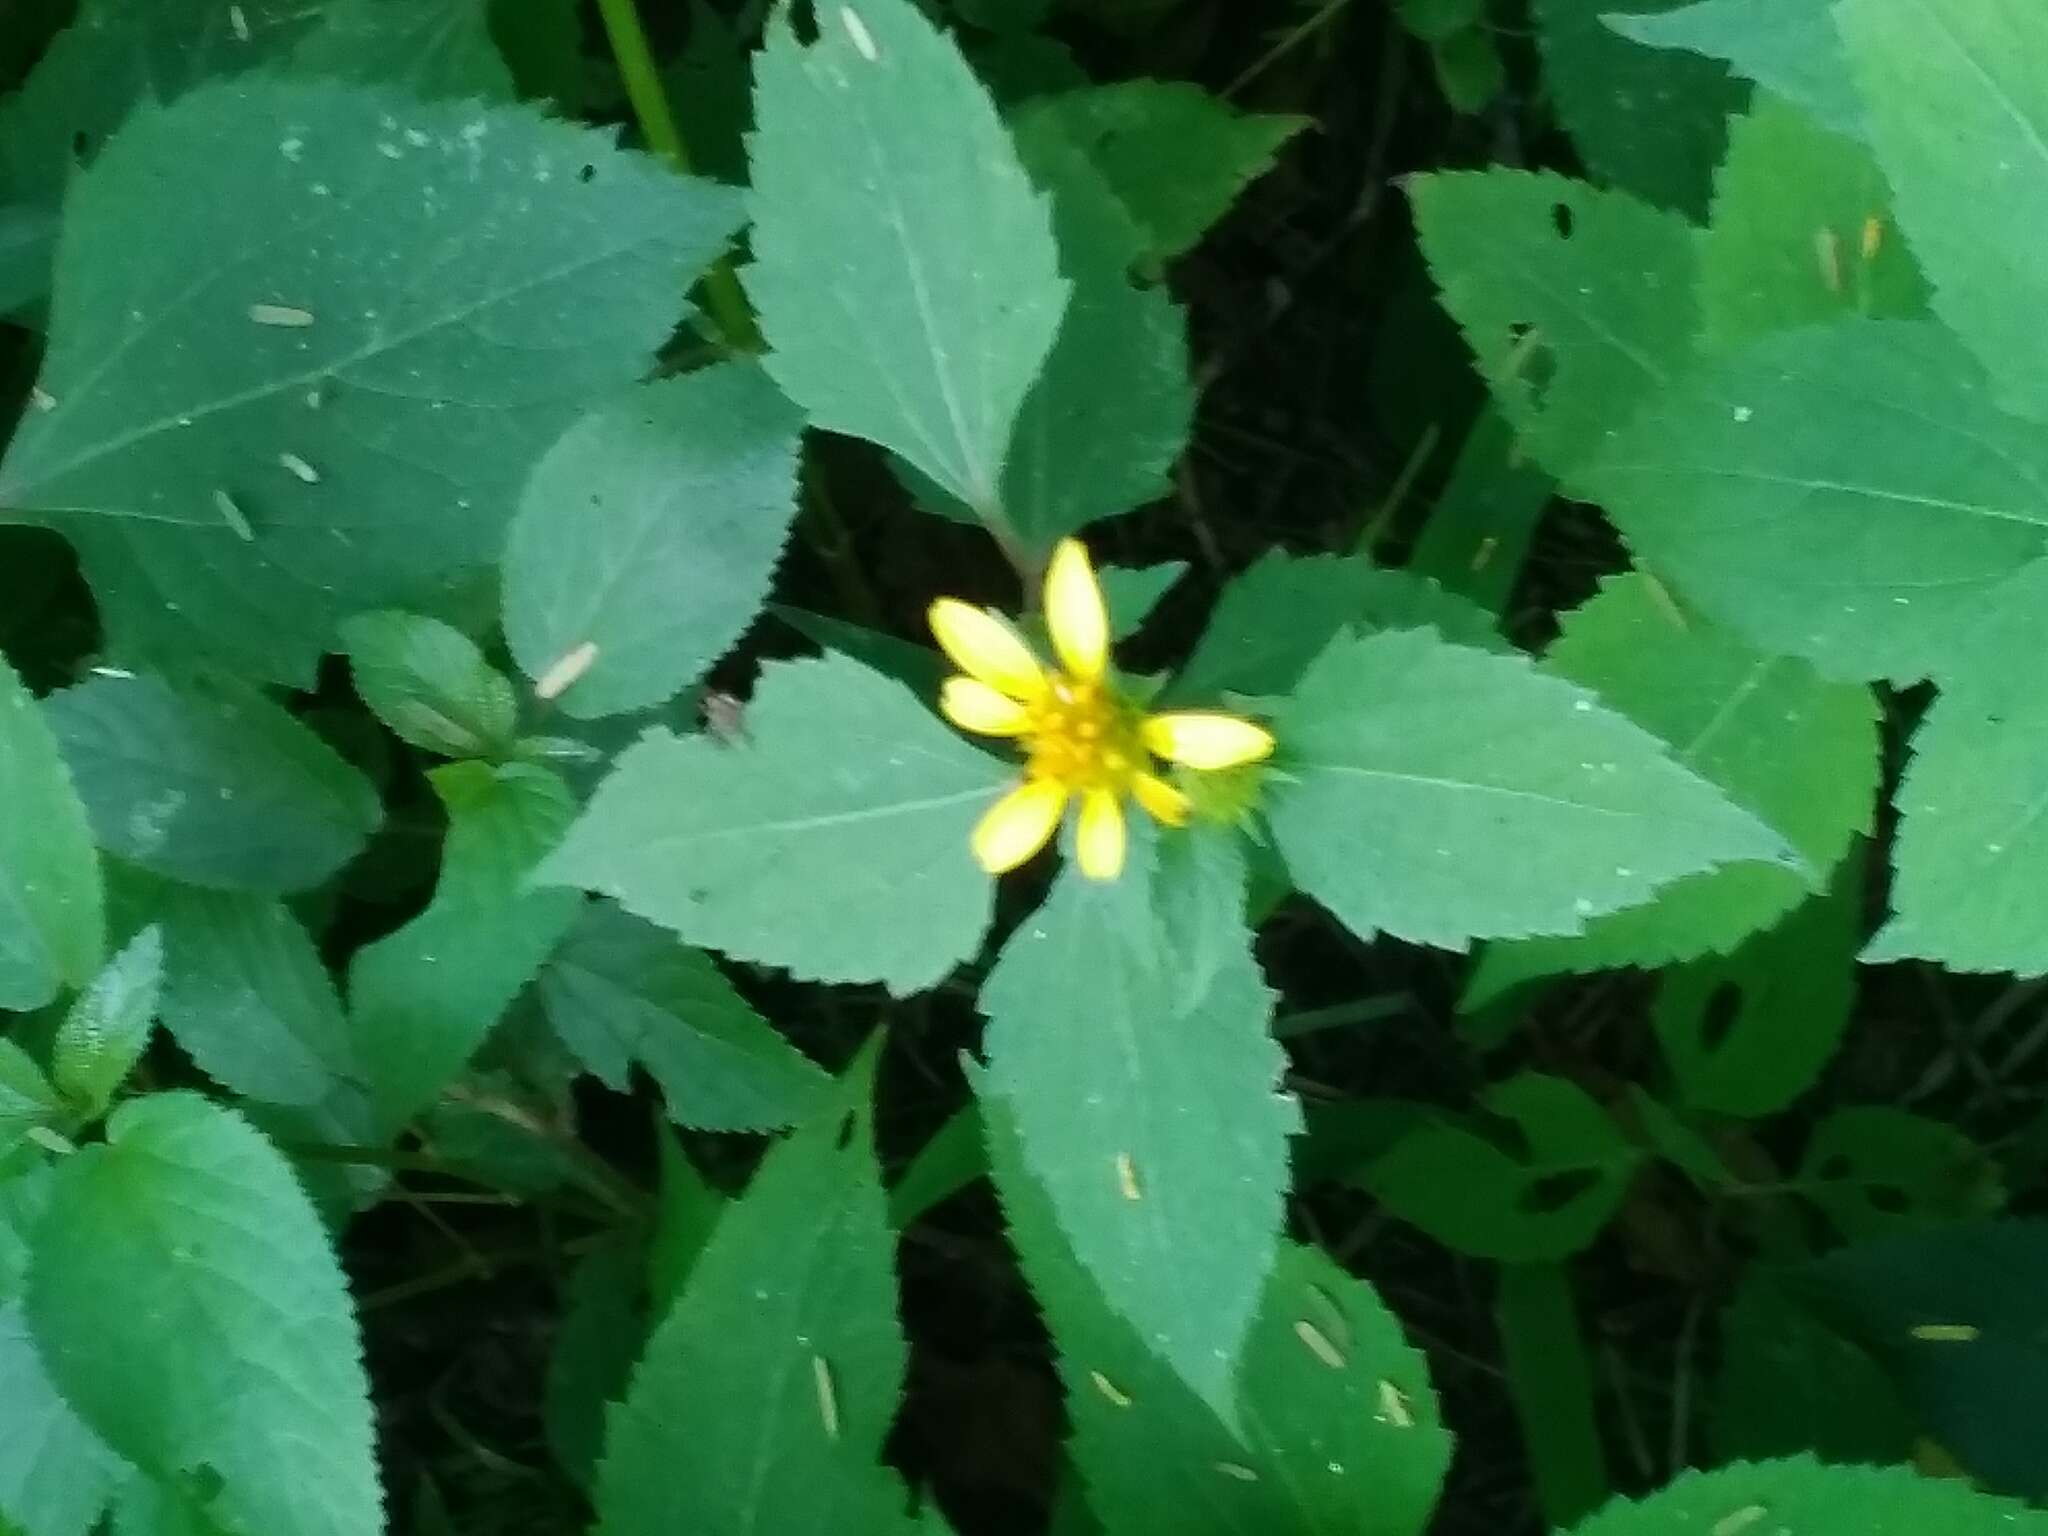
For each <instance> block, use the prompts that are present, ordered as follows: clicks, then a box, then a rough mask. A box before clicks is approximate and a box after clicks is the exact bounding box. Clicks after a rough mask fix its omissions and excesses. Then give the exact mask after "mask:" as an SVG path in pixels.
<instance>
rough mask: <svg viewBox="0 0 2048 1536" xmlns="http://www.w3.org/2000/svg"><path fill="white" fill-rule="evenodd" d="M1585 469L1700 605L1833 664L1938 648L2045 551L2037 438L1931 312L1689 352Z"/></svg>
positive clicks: (1904, 669) (2043, 467)
mask: <svg viewBox="0 0 2048 1536" xmlns="http://www.w3.org/2000/svg"><path fill="white" fill-rule="evenodd" d="M1587 480H1588V483H1589V484H1590V486H1591V487H1592V489H1593V490H1594V492H1595V493H1596V494H1597V496H1598V497H1599V499H1600V500H1601V502H1602V504H1603V505H1604V506H1605V507H1606V508H1607V511H1608V513H1609V514H1610V515H1611V516H1612V517H1613V518H1614V520H1615V521H1616V522H1617V523H1618V524H1620V526H1621V530H1622V532H1623V533H1625V534H1626V535H1627V536H1628V539H1629V542H1630V544H1631V545H1632V546H1633V548H1634V549H1635V552H1636V555H1637V557H1638V558H1639V559H1640V560H1642V561H1643V562H1644V563H1645V564H1647V565H1649V566H1650V567H1651V568H1652V569H1654V570H1655V571H1656V572H1657V573H1658V574H1659V575H1660V576H1662V577H1665V578H1667V579H1668V580H1671V581H1673V582H1675V583H1676V584H1677V585H1678V586H1679V587H1680V588H1681V589H1683V591H1684V592H1685V594H1686V595H1687V596H1688V597H1690V598H1691V599H1693V600H1694V601H1695V602H1697V603H1698V604H1699V605H1700V606H1701V607H1702V608H1704V609H1705V610H1706V611H1707V613H1708V614H1709V616H1711V617H1713V618H1715V619H1717V620H1719V621H1720V622H1722V623H1725V624H1727V625H1729V626H1731V627H1732V628H1734V629H1735V630H1736V631H1738V632H1739V633H1741V634H1743V635H1745V636H1746V637H1747V638H1748V639H1750V640H1751V641H1752V642H1754V643H1755V644H1757V645H1758V646H1760V647H1762V648H1763V649H1765V650H1771V651H1780V652H1784V653H1786V654H1789V655H1795V656H1805V657H1808V658H1810V659H1811V660H1812V661H1813V662H1814V664H1815V665H1816V666H1818V667H1819V668H1820V669H1821V671H1823V672H1825V673H1827V674H1828V675H1830V676H1834V677H1845V678H1890V679H1893V680H1895V681H1901V682H1903V681H1908V680H1911V679H1914V678H1918V677H1922V676H1925V675H1926V674H1927V673H1928V672H1929V671H1930V670H1932V669H1935V668H1937V667H1939V666H1941V665H1942V663H1943V660H1944V657H1945V654H1946V653H1947V652H1948V651H1949V650H1950V649H1951V648H1953V647H1954V646H1955V645H1956V644H1957V643H1958V631H1959V630H1960V629H1961V628H1962V627H1963V626H1965V625H1966V624H1967V623H1968V622H1969V621H1971V620H1973V619H1975V618H1977V617H1978V616H1980V615H1981V613H1982V611H1983V609H1984V608H1985V606H1986V600H1987V598H1989V597H1990V596H1992V595H1993V594H1994V593H1995V592H1996V591H1997V589H1998V587H1999V585H2000V583H2001V582H2003V581H2004V580H2006V579H2007V578H2009V577H2010V576H2011V575H2012V574H2013V573H2014V572H2016V571H2019V570H2020V569H2021V568H2022V567H2024V566H2025V565H2026V564H2027V563H2028V562H2030V561H2032V560H2034V559H2036V558H2038V557H2039V556H2041V555H2042V554H2043V552H2044V551H2048V440H2044V438H2043V436H2042V434H2041V431H2040V429H2039V428H2038V427H2036V426H2033V425H2031V424H2028V423H2023V422H2020V421H2017V420H2015V419H2013V418H2010V417H2004V416H2000V415H1999V414H1998V413H1997V412H1996V411H1995V410H1994V409H1993V407H1992V403H1991V399H1990V391H1989V389H1988V388H1987V387H1986V385H1985V382H1984V379H1983V376H1982V375H1981V373H1980V372H1979V371H1978V369H1977V367H1976V366H1975V364H1973V363H1972V362H1971V361H1970V359H1969V357H1968V355H1967V354H1965V353H1964V352H1963V350H1962V348H1961V347H1959V346H1958V345H1957V344H1956V343H1955V342H1954V341H1953V340H1951V339H1950V338H1949V337H1948V336H1947V335H1946V334H1945V333H1944V332H1942V331H1941V330H1939V329H1937V328H1936V327H1934V326H1932V325H1928V324H1921V323H1914V322H1908V321H1855V322H1848V323H1844V324H1839V325H1834V326H1829V327H1826V328H1824V329H1819V330H1806V331H1797V332H1791V333H1787V334H1783V335H1777V336H1769V337H1764V338H1762V339H1760V340H1758V341H1757V342H1755V343H1753V344H1751V345H1750V346H1748V347H1745V348H1743V349H1742V350H1740V351H1738V352H1734V353H1730V354H1727V355H1724V356H1719V357H1715V358H1712V359H1709V360H1707V361H1705V362H1703V363H1701V364H1700V365H1699V366H1698V367H1697V368H1695V369H1693V370H1692V371H1691V372H1690V373H1689V374H1687V375H1686V376H1685V377H1684V378H1682V379H1680V380H1678V381H1676V382H1675V383H1674V384H1673V385H1672V386H1671V387H1670V388H1669V389H1667V390H1663V391H1661V392H1659V393H1658V394H1657V395H1656V397H1655V398H1653V399H1652V400H1651V401H1650V403H1649V405H1648V406H1647V407H1646V408H1645V409H1644V410H1643V411H1642V413H1641V414H1640V415H1638V416H1637V417H1636V419H1635V420H1634V421H1633V422H1631V423H1629V424H1628V425H1627V426H1625V427H1623V428H1622V429H1621V431H1620V432H1619V433H1618V434H1617V435H1616V436H1615V437H1614V439H1613V440H1612V441H1611V442H1610V443H1609V445H1608V446H1607V448H1606V449H1605V450H1604V451H1603V452H1602V454H1601V456H1600V458H1599V460H1598V462H1597V463H1595V464H1594V465H1593V466H1592V467H1591V469H1590V470H1589V471H1588V475H1587Z"/></svg>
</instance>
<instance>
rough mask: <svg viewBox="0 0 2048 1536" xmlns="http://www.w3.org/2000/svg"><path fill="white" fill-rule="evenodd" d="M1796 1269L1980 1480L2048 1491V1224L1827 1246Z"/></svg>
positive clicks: (1819, 1304)
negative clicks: (2047, 1458)
mask: <svg viewBox="0 0 2048 1536" xmlns="http://www.w3.org/2000/svg"><path fill="white" fill-rule="evenodd" d="M1792 1279H1793V1281H1794V1282H1796V1284H1797V1285H1798V1287H1799V1293H1800V1294H1801V1296H1802V1297H1810V1298H1811V1304H1812V1305H1813V1306H1814V1308H1815V1309H1816V1310H1817V1311H1818V1312H1820V1313H1821V1315H1822V1316H1824V1317H1826V1318H1827V1319H1828V1321H1829V1322H1831V1323H1832V1324H1834V1326H1835V1327H1836V1328H1838V1329H1840V1330H1841V1332H1842V1333H1843V1334H1844V1335H1846V1337H1847V1339H1848V1340H1851V1341H1853V1342H1854V1344H1857V1345H1861V1346H1862V1347H1863V1348H1865V1349H1867V1350H1868V1351H1869V1352H1870V1355H1871V1356H1874V1357H1875V1358H1876V1359H1877V1360H1878V1361H1880V1362H1881V1363H1882V1364H1883V1366H1884V1368H1885V1371H1886V1372H1887V1373H1888V1374H1889V1376H1890V1378H1891V1381H1892V1382H1895V1383H1896V1384H1897V1390H1898V1393H1899V1395H1900V1396H1902V1397H1903V1398H1904V1399H1905V1400H1906V1402H1907V1403H1908V1404H1909V1405H1911V1407H1912V1409H1913V1410H1914V1415H1915V1417H1916V1418H1917V1419H1918V1420H1919V1421H1920V1423H1921V1424H1923V1425H1924V1426H1925V1427H1926V1432H1927V1433H1928V1434H1929V1435H1930V1436H1932V1437H1933V1438H1934V1439H1935V1440H1937V1441H1938V1442H1939V1443H1940V1445H1941V1446H1942V1448H1943V1449H1944V1450H1946V1451H1948V1452H1950V1453H1952V1454H1953V1455H1954V1456H1955V1457H1956V1458H1957V1459H1958V1460H1960V1461H1961V1462H1962V1464H1963V1465H1964V1466H1965V1467H1966V1468H1968V1470H1969V1472H1970V1474H1971V1476H1972V1478H1973V1479H1974V1480H1976V1481H1978V1482H1981V1483H1984V1484H1986V1485H1988V1486H1989V1487H1990V1488H1993V1489H1995V1490H1997V1491H1998V1492H2001V1493H2010V1494H2018V1495H2023V1496H2025V1497H2027V1498H2029V1499H2032V1500H2035V1501H2037V1502H2038V1500H2039V1499H2040V1497H2041V1495H2042V1494H2043V1493H2044V1492H2048V1470H2044V1468H2043V1467H2042V1464H2041V1458H2040V1455H2039V1454H2038V1445H2037V1442H2036V1439H2035V1436H2034V1433H2033V1426H2034V1425H2035V1424H2037V1423H2038V1422H2039V1421H2040V1416H2041V1412H2042V1409H2043V1407H2044V1406H2048V1404H2044V1402H2043V1387H2044V1383H2048V1347H2044V1344H2043V1339H2044V1338H2048V1309H2044V1305H2043V1297H2044V1295H2048V1286H2044V1281H2048V1226H2044V1225H2043V1223H2041V1222H2039V1221H2007V1222H1991V1223H1986V1224H1984V1225H1982V1226H1976V1227H1963V1228H1954V1227H1946V1228H1942V1229H1939V1230H1937V1231H1932V1232H1917V1233H1909V1234H1907V1235H1905V1236H1902V1237H1894V1238H1887V1239H1885V1240H1883V1241H1881V1242H1876V1243H1868V1244H1860V1245H1858V1246H1856V1247H1853V1248H1845V1249H1842V1250H1840V1251H1838V1252H1835V1253H1831V1254H1828V1255H1827V1256H1826V1257H1824V1258H1822V1259H1820V1260H1818V1261H1817V1262H1815V1263H1812V1264H1808V1265H1803V1266H1801V1267H1800V1268H1799V1269H1798V1270H1795V1271H1794V1272H1793V1276H1792ZM1838 1347H1840V1348H1849V1347H1850V1345H1848V1344H1842V1345H1839V1346H1838Z"/></svg>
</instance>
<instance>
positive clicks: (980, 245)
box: [746, 0, 1068, 517]
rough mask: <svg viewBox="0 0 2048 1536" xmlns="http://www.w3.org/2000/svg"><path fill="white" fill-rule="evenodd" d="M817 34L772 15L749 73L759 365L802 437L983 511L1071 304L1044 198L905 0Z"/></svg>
mask: <svg viewBox="0 0 2048 1536" xmlns="http://www.w3.org/2000/svg"><path fill="white" fill-rule="evenodd" d="M819 23H820V24H819V27H818V36H817V40H816V41H815V42H814V43H812V44H810V45H809V46H808V47H807V46H805V45H804V44H802V43H800V42H798V41H797V37H796V32H795V29H794V27H793V26H792V24H791V21H790V17H789V15H788V13H787V12H786V11H781V12H777V13H776V16H775V18H774V19H773V20H772V21H771V22H770V23H769V26H768V41H767V45H766V46H765V47H764V48H763V49H762V50H761V52H760V53H759V54H758V55H757V56H756V59H755V66H754V111H755V118H756V122H757V125H758V126H757V127H756V129H755V131H754V134H753V137H752V138H751V139H750V140H749V143H748V150H749V156H750V159H751V162H752V169H753V187H752V190H751V191H750V192H749V194H748V198H747V205H748V211H749V212H750V214H751V215H752V217H753V234H752V245H753V251H754V261H753V264H752V265H751V266H750V267H748V268H747V271H746V286H747V292H748V294H749V296H750V297H751V298H752V299H753V301H754V305H755V307H756V309H758V310H759V311H760V318H761V330H762V334H763V335H764V336H766V337H767V339H768V344H769V346H770V347H771V348H772V350H771V352H770V353H769V356H768V358H767V365H768V371H769V372H770V373H771V374H773V375H774V377H775V382H776V383H778V384H780V385H781V386H782V388H783V390H784V392H785V393H787V394H788V396H789V397H790V399H792V400H794V401H796V403H797V404H798V405H800V406H802V407H803V408H804V410H805V411H806V412H807V413H808V414H809V416H810V418H811V421H812V423H813V424H814V425H816V426H819V427H823V428H826V429H827V430H829V431H834V432H845V433H849V434H851V435H852V436H855V437H864V438H866V439H868V440H869V441H870V442H875V443H879V444H881V445H882V446H883V447H884V448H887V449H889V450H891V451H892V452H894V453H897V454H900V455H901V456H902V457H904V458H905V459H908V460H909V461H910V462H911V463H912V464H913V465H915V466H916V467H917V468H918V469H919V470H920V471H922V472H923V473H924V474H926V475H927V476H929V477H930V478H931V479H933V480H935V481H937V482H938V483H939V484H940V485H941V486H943V487H944V488H945V490H946V491H947V492H948V494H950V495H952V496H953V497H955V498H956V499H957V500H960V501H963V502H965V503H966V504H967V505H968V506H969V507H971V508H973V509H974V510H975V512H976V514H977V515H979V516H982V517H988V516H990V515H991V514H992V513H994V511H995V510H996V508H997V507H998V506H999V504H1000V500H1001V479H1002V468H1003V457H1004V453H1005V451H1006V450H1007V448H1008V446H1009V441H1010V429H1011V426H1012V424H1013V423H1014V422H1015V421H1016V419H1017V413H1018V410H1019V408H1020V407H1021V406H1022V405H1023V403H1024V395H1025V392H1026V391H1027V390H1028V389H1029V388H1030V387H1031V382H1032V380H1033V379H1034V378H1036V377H1037V375H1038V370H1039V367H1040V365H1041V364H1042V363H1043V362H1044V361H1045V356H1046V353H1047V351H1048V350H1049V349H1050V348H1051V346H1052V342H1053V337H1054V334H1055V332H1057V330H1058V329H1059V324H1060V316H1061V313H1062V312H1063V311H1064V310H1065V308H1066V304H1067V291H1068V290H1067V284H1066V283H1065V281H1064V280H1062V279H1061V277H1060V275H1059V265H1058V253H1057V251H1056V249H1055V247H1054V244H1053V236H1052V227H1051V222H1050V219H1049V217H1048V211H1047V207H1046V199H1045V198H1044V197H1043V196H1042V195H1041V194H1039V193H1037V192H1035V191H1033V190H1032V187H1031V183H1030V181H1029V180H1028V179H1027V177H1026V176H1025V174H1024V169H1023V167H1022V166H1021V165H1020V164H1019V163H1018V160H1017V154H1016V150H1015V148H1014V147H1013V146H1012V144H1011V142H1010V137H1009V134H1008V133H1007V132H1006V131H1005V130H1004V128H1003V125H1002V122H1001V120H1000V119H999V118H998V117H997V116H996V109H995V106H994V104H993V103H992V102H991V101H990V100H989V97H988V93H987V92H986V91H985V90H984V89H983V88H982V86H981V84H980V82H979V81H977V80H976V79H975V78H974V74H973V72H972V71H971V70H970V69H969V68H968V67H967V64H966V62H965V61H964V60H963V59H962V58H961V57H960V54H959V51H958V49H957V48H956V47H955V46H954V45H953V43H952V41H951V40H950V39H949V38H947V37H946V36H945V35H944V34H943V33H941V32H939V31H938V30H937V29H936V28H934V27H933V26H932V24H931V23H930V22H928V21H926V20H925V19H924V17H923V16H922V15H920V14H919V13H918V11H917V9H916V8H915V7H914V6H913V5H911V4H910V3H909V0H858V3H857V4H855V3H849V4H841V5H836V6H833V7H831V8H829V9H827V10H826V11H824V12H821V13H820V15H819ZM935 123H943V124H944V125H945V129H944V131H943V132H938V133H935V132H934V131H933V124H935Z"/></svg>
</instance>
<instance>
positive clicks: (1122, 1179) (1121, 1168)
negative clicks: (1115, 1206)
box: [1116, 1152, 1145, 1200]
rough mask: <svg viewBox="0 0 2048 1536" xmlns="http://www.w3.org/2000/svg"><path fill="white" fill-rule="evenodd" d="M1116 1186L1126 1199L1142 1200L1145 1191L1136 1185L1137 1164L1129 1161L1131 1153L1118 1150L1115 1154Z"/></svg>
mask: <svg viewBox="0 0 2048 1536" xmlns="http://www.w3.org/2000/svg"><path fill="white" fill-rule="evenodd" d="M1116 1186H1117V1188H1118V1189H1120V1190H1122V1191H1123V1196H1124V1198H1125V1199H1126V1200H1142V1199H1144V1198H1145V1192H1144V1191H1143V1190H1142V1189H1140V1188H1139V1187H1138V1165H1137V1164H1136V1163H1133V1162H1132V1161H1131V1154H1130V1153H1128V1152H1119V1153H1117V1155H1116Z"/></svg>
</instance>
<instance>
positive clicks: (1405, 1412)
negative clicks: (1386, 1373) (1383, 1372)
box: [1374, 1381, 1415, 1429]
mask: <svg viewBox="0 0 2048 1536" xmlns="http://www.w3.org/2000/svg"><path fill="white" fill-rule="evenodd" d="M1374 1417H1375V1418H1377V1419H1378V1420H1379V1421H1380V1422H1381V1423H1382V1424H1391V1425H1393V1426H1394V1428H1396V1429H1413V1428H1414V1427H1415V1414H1414V1412H1413V1411H1412V1410H1411V1409H1410V1408H1409V1407H1408V1394H1407V1393H1405V1392H1403V1391H1402V1390H1401V1389H1400V1388H1399V1387H1397V1386H1395V1385H1394V1384H1393V1383H1392V1382H1391V1381H1382V1382H1381V1383H1380V1410H1379V1412H1378V1413H1377V1414H1375V1415H1374Z"/></svg>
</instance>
